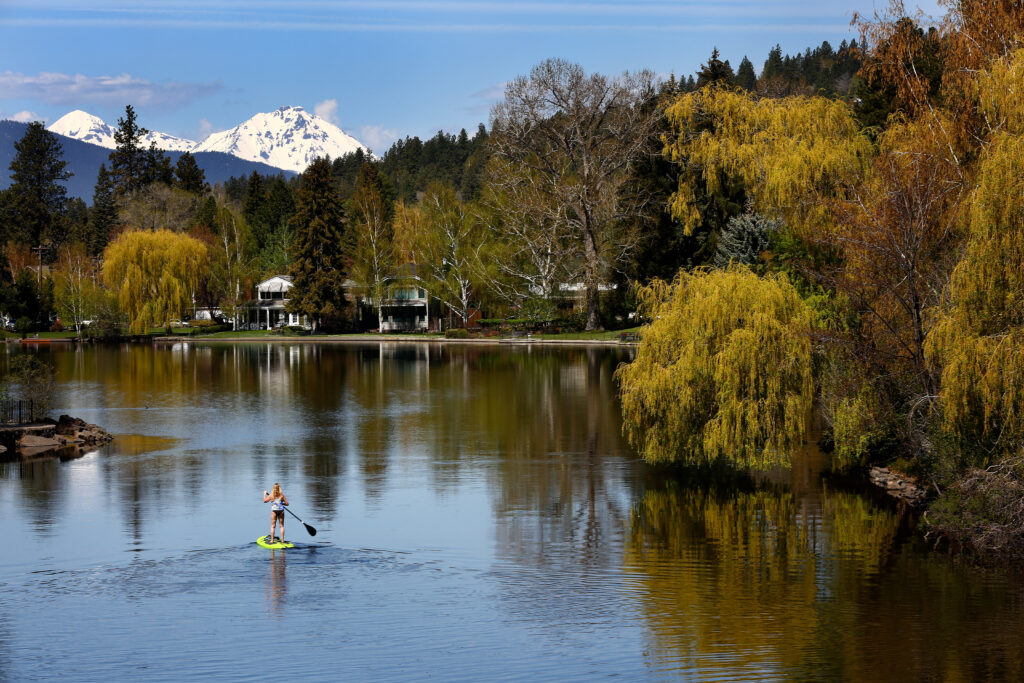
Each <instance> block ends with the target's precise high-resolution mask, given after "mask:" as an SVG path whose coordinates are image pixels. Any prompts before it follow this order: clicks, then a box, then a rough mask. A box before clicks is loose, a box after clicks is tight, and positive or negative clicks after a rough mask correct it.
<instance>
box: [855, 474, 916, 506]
mask: <svg viewBox="0 0 1024 683" xmlns="http://www.w3.org/2000/svg"><path fill="white" fill-rule="evenodd" d="M868 477H869V478H870V479H871V483H873V484H874V485H875V486H879V487H881V488H883V489H885V492H886V493H888V494H889V495H890V496H892V497H893V498H896V499H897V500H901V501H905V502H907V503H909V504H910V505H923V504H924V502H925V498H926V497H927V491H925V489H924V488H923V487H921V486H920V485H919V484H918V483H917V480H916V479H914V478H913V477H910V476H907V475H905V474H901V473H899V472H894V471H892V470H890V469H889V468H888V467H872V468H871V469H870V470H869V471H868Z"/></svg>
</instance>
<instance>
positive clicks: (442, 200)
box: [409, 183, 488, 325]
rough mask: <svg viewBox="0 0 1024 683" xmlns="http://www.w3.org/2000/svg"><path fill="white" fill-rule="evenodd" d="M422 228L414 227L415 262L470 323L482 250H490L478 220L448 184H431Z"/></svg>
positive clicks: (436, 292)
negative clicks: (415, 228)
mask: <svg viewBox="0 0 1024 683" xmlns="http://www.w3.org/2000/svg"><path fill="white" fill-rule="evenodd" d="M419 219H420V224H419V229H417V230H410V231H409V232H410V233H411V236H412V252H413V260H414V262H415V263H416V268H417V271H418V274H419V277H420V278H421V279H422V280H423V281H424V282H425V283H426V286H427V290H428V291H429V292H430V295H431V296H432V297H434V298H435V299H437V300H438V301H440V302H441V305H442V306H444V307H445V308H446V309H447V310H448V311H449V312H451V313H452V314H454V315H455V316H456V317H457V318H458V320H459V322H460V323H461V324H462V325H465V324H466V323H468V322H469V317H470V315H471V314H472V309H473V307H474V304H475V303H476V302H477V301H478V299H479V291H478V287H477V284H478V281H479V275H480V253H481V251H483V250H485V249H487V248H488V246H487V243H486V240H485V239H484V234H483V230H482V227H481V224H480V221H479V220H478V219H477V217H476V216H475V215H473V212H472V211H471V210H470V208H469V206H468V205H467V204H466V203H465V202H463V201H462V200H460V199H459V198H458V197H457V196H456V194H455V190H454V189H453V188H452V187H451V186H450V185H442V184H440V183H435V184H433V185H431V186H430V187H429V188H427V193H426V195H425V196H424V197H423V201H422V203H421V205H420V216H419Z"/></svg>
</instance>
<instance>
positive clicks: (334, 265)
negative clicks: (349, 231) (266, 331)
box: [288, 157, 345, 331]
mask: <svg viewBox="0 0 1024 683" xmlns="http://www.w3.org/2000/svg"><path fill="white" fill-rule="evenodd" d="M291 225H292V229H293V231H294V232H293V235H294V237H293V242H292V254H291V256H292V265H291V274H292V277H293V283H294V285H295V286H294V288H293V289H292V290H291V299H289V300H288V311H289V312H292V313H299V314H302V315H305V316H306V317H307V318H308V319H309V320H310V322H311V323H312V325H313V330H314V331H316V329H317V328H318V327H319V326H320V325H321V324H323V323H324V322H328V321H331V320H339V319H340V318H341V317H342V314H343V312H344V309H345V288H344V282H345V252H344V244H345V210H344V208H343V207H342V203H341V197H340V196H339V195H338V191H337V189H336V188H335V187H334V178H333V176H332V174H331V162H330V161H329V160H328V159H326V158H324V157H319V158H317V159H315V160H314V161H313V163H312V164H310V165H309V167H308V168H307V169H306V170H305V172H304V173H303V174H302V176H301V178H300V182H299V189H298V192H296V195H295V214H294V215H293V216H292V219H291Z"/></svg>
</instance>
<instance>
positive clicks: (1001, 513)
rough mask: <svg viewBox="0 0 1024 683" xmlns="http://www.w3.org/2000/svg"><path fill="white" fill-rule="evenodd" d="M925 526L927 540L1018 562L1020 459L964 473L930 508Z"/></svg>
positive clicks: (1021, 546)
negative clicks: (946, 541) (946, 540)
mask: <svg viewBox="0 0 1024 683" xmlns="http://www.w3.org/2000/svg"><path fill="white" fill-rule="evenodd" d="M925 524H926V527H927V528H928V533H929V535H933V534H941V535H942V536H945V537H947V538H949V539H950V540H952V541H955V542H957V543H960V544H962V545H963V546H965V547H967V548H969V549H971V550H975V551H980V552H983V553H1000V554H1003V555H1008V556H1014V557H1024V458H1021V457H1019V456H1016V457H1010V458H1006V459H1004V460H1002V461H1001V462H999V463H996V464H995V465H992V466H991V467H988V468H985V469H970V470H968V471H967V472H966V473H965V474H964V476H962V477H961V478H960V479H959V480H958V481H957V482H956V483H955V484H954V485H953V486H952V487H950V488H948V489H946V491H944V492H943V495H941V496H940V497H939V498H938V500H936V501H935V503H933V505H932V507H931V509H930V510H929V511H928V514H927V515H926V516H925Z"/></svg>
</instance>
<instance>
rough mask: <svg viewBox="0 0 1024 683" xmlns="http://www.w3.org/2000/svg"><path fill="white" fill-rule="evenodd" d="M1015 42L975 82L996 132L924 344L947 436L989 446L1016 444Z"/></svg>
mask: <svg viewBox="0 0 1024 683" xmlns="http://www.w3.org/2000/svg"><path fill="white" fill-rule="evenodd" d="M1022 88H1024V51H1022V52H1018V53H1017V54H1016V55H1015V56H1014V57H1013V58H1012V60H1008V61H1002V62H997V63H996V64H995V65H994V67H993V68H992V69H991V70H990V71H989V72H987V73H986V74H983V75H982V76H981V77H980V78H979V81H978V95H979V102H980V105H981V110H982V111H983V112H984V115H985V118H986V119H987V120H988V121H989V122H990V123H991V124H992V125H993V127H994V128H995V129H996V130H997V131H998V132H996V133H995V134H994V135H992V136H991V137H990V138H989V140H990V142H989V144H988V146H987V148H986V149H985V150H984V151H983V153H982V155H981V158H980V160H979V164H978V171H977V180H976V183H975V186H974V190H973V193H972V195H971V196H970V201H969V202H967V232H968V235H967V246H966V250H965V253H964V256H963V258H962V259H961V260H960V262H959V263H958V264H957V266H956V268H955V269H954V271H953V275H952V278H951V280H950V283H949V288H948V295H949V298H948V305H946V306H945V307H943V308H941V309H939V310H938V315H937V322H936V328H935V331H934V332H933V334H932V337H931V338H930V339H929V343H928V346H927V351H928V354H929V358H930V360H931V361H932V362H934V363H936V364H937V365H938V366H940V367H941V368H942V390H941V399H942V408H943V415H944V418H945V422H946V425H947V427H948V428H949V429H950V430H951V431H952V432H953V433H955V434H956V435H958V436H960V437H962V438H965V439H970V440H978V441H977V442H978V443H979V444H981V445H983V446H984V447H987V448H990V449H995V451H997V452H1010V451H1012V450H1015V449H1017V448H1019V447H1020V446H1021V445H1024V305H1022V298H1024V297H1022V292H1024V269H1022V264H1024V114H1022V110H1021V107H1020V105H1021V101H1020V92H1021V89H1022Z"/></svg>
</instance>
